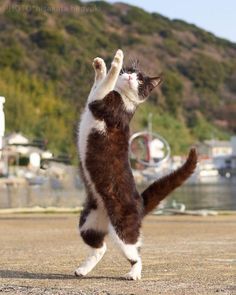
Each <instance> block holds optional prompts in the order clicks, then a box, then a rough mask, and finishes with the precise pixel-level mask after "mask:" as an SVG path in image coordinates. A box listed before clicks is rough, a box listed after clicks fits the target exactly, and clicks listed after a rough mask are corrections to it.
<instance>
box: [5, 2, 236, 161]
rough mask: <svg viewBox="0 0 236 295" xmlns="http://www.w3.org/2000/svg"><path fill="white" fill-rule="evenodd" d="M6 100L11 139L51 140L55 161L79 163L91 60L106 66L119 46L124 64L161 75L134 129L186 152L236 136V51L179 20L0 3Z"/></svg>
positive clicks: (129, 9)
mask: <svg viewBox="0 0 236 295" xmlns="http://www.w3.org/2000/svg"><path fill="white" fill-rule="evenodd" d="M0 14H1V17H0V95H3V96H6V98H7V103H6V105H5V108H6V120H7V131H8V132H10V131H17V130H20V131H22V132H24V133H25V134H26V135H28V136H31V137H32V138H33V137H40V138H45V139H47V140H48V142H49V147H50V148H51V149H52V150H53V151H54V152H56V153H59V152H60V153H67V152H69V153H71V154H73V155H75V137H76V124H77V121H78V119H79V114H80V112H81V109H82V107H83V105H84V103H85V100H86V98H87V95H88V92H89V89H90V87H91V85H92V82H93V75H94V73H93V69H92V67H91V61H92V60H93V58H94V57H96V56H101V57H103V58H104V59H105V60H106V62H107V65H109V64H110V62H111V58H112V56H113V54H114V52H115V51H116V49H117V48H122V49H123V50H124V52H125V57H126V59H125V62H126V63H127V64H128V63H129V62H130V60H132V59H136V58H138V59H139V60H140V63H141V65H142V68H143V69H144V71H146V72H147V73H148V74H151V75H157V74H159V73H161V72H162V73H163V74H164V77H165V81H164V83H163V85H162V87H161V89H159V90H157V91H156V92H155V93H153V95H152V96H151V97H150V99H149V102H148V103H146V104H143V105H142V106H141V107H140V109H139V111H138V112H137V114H136V116H135V118H134V121H133V123H132V131H137V130H140V129H143V128H145V126H146V125H147V115H148V113H149V112H152V113H153V126H154V130H155V131H157V132H159V133H160V134H161V135H162V136H164V137H165V138H166V139H167V140H168V141H169V142H170V144H171V146H172V148H173V151H174V153H183V152H185V150H186V148H187V147H188V145H189V144H191V143H193V142H195V141H197V140H203V139H206V138H212V137H217V138H227V137H228V136H229V134H230V133H231V132H232V131H235V130H236V83H235V80H236V44H233V43H230V42H229V41H226V40H223V39H219V38H217V37H215V36H214V35H212V34H210V33H208V32H206V31H204V30H201V29H199V28H197V27H196V26H194V25H190V24H188V23H185V22H183V21H180V20H174V21H170V20H169V19H168V18H165V17H163V16H161V15H159V14H157V13H153V14H150V13H147V12H145V11H143V10H142V9H139V8H137V7H133V6H129V5H126V4H115V5H110V4H107V3H105V2H94V3H91V2H90V3H89V4H84V3H81V2H79V1H75V0H67V1H66V0H64V1H63V0H57V1H56V0H50V1H48V0H41V1H39V0H36V1H35V0H34V1H29V0H28V1H26V0H21V1H9V0H1V2H0Z"/></svg>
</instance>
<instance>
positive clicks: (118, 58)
mask: <svg viewBox="0 0 236 295" xmlns="http://www.w3.org/2000/svg"><path fill="white" fill-rule="evenodd" d="M123 59H124V54H123V51H122V50H121V49H118V50H117V51H116V54H115V57H114V59H113V62H112V66H113V67H117V66H122V63H123Z"/></svg>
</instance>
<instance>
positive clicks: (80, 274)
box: [74, 267, 87, 278]
mask: <svg viewBox="0 0 236 295" xmlns="http://www.w3.org/2000/svg"><path fill="white" fill-rule="evenodd" d="M74 274H75V276H76V277H79V278H81V277H84V276H86V274H87V273H86V271H85V270H84V269H83V268H82V267H79V268H77V269H76V270H75V272H74Z"/></svg>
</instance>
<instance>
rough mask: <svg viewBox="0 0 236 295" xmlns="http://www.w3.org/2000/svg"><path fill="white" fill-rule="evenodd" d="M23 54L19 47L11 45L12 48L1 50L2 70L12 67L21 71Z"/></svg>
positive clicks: (0, 64)
mask: <svg viewBox="0 0 236 295" xmlns="http://www.w3.org/2000/svg"><path fill="white" fill-rule="evenodd" d="M22 58H23V52H22V49H21V48H20V47H19V46H18V45H15V46H14V45H11V46H10V47H2V48H1V50H0V68H1V67H10V68H12V69H15V70H17V69H19V68H20V66H21V64H22Z"/></svg>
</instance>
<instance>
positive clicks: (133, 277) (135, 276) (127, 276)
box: [124, 271, 141, 281]
mask: <svg viewBox="0 0 236 295" xmlns="http://www.w3.org/2000/svg"><path fill="white" fill-rule="evenodd" d="M124 278H125V279H126V280H129V281H137V280H141V273H140V272H134V271H130V272H129V273H127V274H125V275H124Z"/></svg>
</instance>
